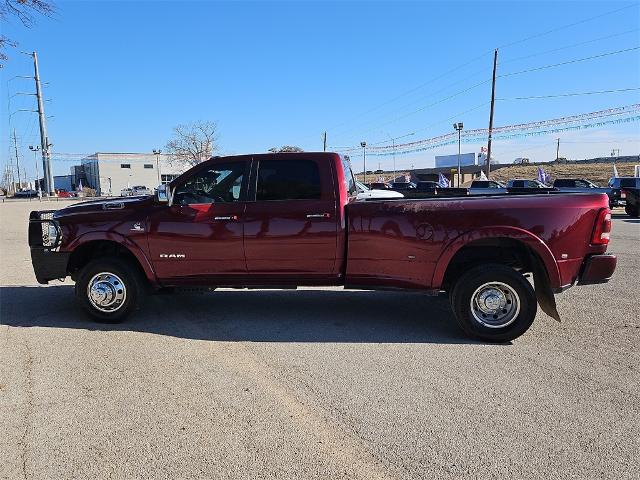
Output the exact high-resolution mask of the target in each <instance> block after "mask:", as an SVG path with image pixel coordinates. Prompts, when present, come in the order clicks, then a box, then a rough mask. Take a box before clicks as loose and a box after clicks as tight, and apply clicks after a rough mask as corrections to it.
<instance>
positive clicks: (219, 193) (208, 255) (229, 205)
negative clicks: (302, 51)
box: [29, 153, 616, 341]
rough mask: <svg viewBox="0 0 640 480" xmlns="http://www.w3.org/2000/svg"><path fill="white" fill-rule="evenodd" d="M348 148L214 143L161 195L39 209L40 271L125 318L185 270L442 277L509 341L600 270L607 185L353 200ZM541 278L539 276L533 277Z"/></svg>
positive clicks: (480, 324) (249, 281)
mask: <svg viewBox="0 0 640 480" xmlns="http://www.w3.org/2000/svg"><path fill="white" fill-rule="evenodd" d="M356 196H357V190H356V185H355V178H354V175H353V173H352V171H351V167H350V164H349V159H348V157H344V156H340V155H338V154H335V153H281V154H257V155H242V156H233V157H216V158H212V159H210V160H208V161H206V162H204V163H202V164H200V165H197V166H195V167H193V168H192V169H191V170H189V171H187V172H186V173H184V174H183V175H181V176H180V177H178V178H177V179H175V180H174V181H172V182H171V183H170V184H168V185H161V186H160V187H159V188H158V191H157V193H156V194H155V195H154V196H145V197H135V198H116V199H109V200H99V201H90V202H83V203H79V204H76V205H72V206H69V207H66V208H64V209H62V210H57V211H39V212H38V211H34V212H31V215H30V225H29V245H30V247H31V256H32V263H33V267H34V271H35V274H36V278H37V280H38V282H40V283H47V282H48V281H49V280H52V279H59V278H64V277H66V276H71V278H72V279H73V280H75V282H76V290H75V291H76V296H77V299H78V300H79V302H80V303H81V305H82V306H83V307H84V308H85V309H86V311H87V312H88V313H89V314H90V315H92V316H93V317H94V318H97V319H98V320H101V321H106V322H115V321H120V320H122V319H123V318H124V317H125V316H126V315H128V314H129V313H131V311H132V310H134V309H135V308H136V306H137V305H138V304H139V302H140V300H142V298H143V297H144V295H145V294H147V293H153V292H154V291H163V290H164V291H166V290H171V289H175V288H176V287H184V286H189V287H193V286H201V287H207V288H215V287H238V288H246V287H250V288H260V287H270V288H274V287H283V288H291V287H296V286H309V285H327V286H332V285H334V286H337V285H344V286H345V287H347V288H359V289H414V290H422V291H424V292H428V293H431V294H434V293H442V292H447V293H448V294H449V297H450V300H451V307H452V309H453V312H454V316H455V318H456V319H457V321H458V323H459V324H460V326H461V328H462V329H463V330H464V331H465V332H466V333H467V334H469V335H472V336H475V337H478V338H481V339H484V340H488V341H507V340H511V339H514V338H516V337H518V336H519V335H521V334H522V333H524V332H525V331H526V330H527V329H528V328H529V326H530V325H531V324H532V322H533V320H534V317H535V315H536V309H537V304H538V303H539V304H540V307H541V308H542V310H543V311H545V312H546V313H547V314H549V315H550V316H552V317H554V318H556V319H559V316H558V313H557V311H556V308H555V300H554V296H553V295H554V292H555V293H557V292H560V291H562V290H564V289H566V288H567V287H569V286H571V285H574V284H576V283H577V284H589V283H602V282H606V281H607V280H608V279H609V278H610V277H611V275H612V274H613V271H614V269H615V265H616V257H615V256H614V255H609V254H606V253H605V251H606V249H607V244H608V242H609V232H610V230H611V215H610V212H609V208H608V199H607V196H606V195H605V194H570V195H565V194H549V193H545V194H535V195H517V196H505V195H498V196H482V197H477V198H474V197H469V196H466V197H461V198H445V199H437V198H435V199H417V200H407V199H397V200H382V201H381V200H375V201H359V200H357V199H356ZM529 278H532V279H533V281H534V283H535V290H534V288H533V287H532V285H531V282H530V281H529Z"/></svg>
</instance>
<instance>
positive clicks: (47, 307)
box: [0, 285, 479, 344]
mask: <svg viewBox="0 0 640 480" xmlns="http://www.w3.org/2000/svg"><path fill="white" fill-rule="evenodd" d="M0 325H9V326H13V327H50V328H72V329H82V330H95V331H132V332H146V333H154V334H158V335H167V336H173V337H179V338H187V339H196V340H211V341H232V342H234V341H238V342H241V341H242V342H344V343H351V342H353V343H454V344H457V343H479V342H476V341H474V340H472V339H469V338H467V337H465V336H464V334H463V333H462V332H461V331H460V330H459V328H458V327H457V325H456V324H455V320H454V318H453V315H452V313H451V310H450V308H449V302H448V299H447V298H446V297H428V296H425V295H422V294H419V293H411V292H374V291H341V290H299V291H287V290H249V291H216V292H211V293H207V294H201V295H197V294H195V295H185V294H178V295H154V296H150V297H148V298H147V299H146V301H145V303H144V306H143V307H142V308H141V309H140V310H139V311H137V312H136V313H134V314H133V315H132V316H130V317H129V318H128V319H127V320H125V321H124V322H123V323H121V324H115V325H109V324H100V323H96V322H94V321H92V320H91V319H90V318H89V317H87V316H86V315H85V313H84V312H83V311H81V310H80V308H79V307H78V305H77V304H76V302H75V298H74V293H73V286H71V285H59V286H49V287H37V286H5V287H0Z"/></svg>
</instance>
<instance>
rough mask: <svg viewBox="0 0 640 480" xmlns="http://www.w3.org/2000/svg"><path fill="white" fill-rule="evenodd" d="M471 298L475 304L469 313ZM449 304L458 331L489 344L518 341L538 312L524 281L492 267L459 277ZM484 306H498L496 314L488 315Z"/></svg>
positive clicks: (504, 269) (497, 266)
mask: <svg viewBox="0 0 640 480" xmlns="http://www.w3.org/2000/svg"><path fill="white" fill-rule="evenodd" d="M492 283H493V286H492V285H491V284H492ZM500 284H503V285H506V287H504V286H502V285H500ZM483 295H485V296H484V297H483ZM474 298H475V299H476V300H478V302H474V303H473V305H474V307H473V310H472V301H473V299H474ZM480 298H483V299H484V302H485V303H483V302H482V301H479V299H480ZM450 300H451V308H452V310H453V313H454V316H455V318H456V320H457V322H458V324H459V325H460V328H462V330H463V331H464V332H465V333H466V334H467V335H469V336H472V337H476V338H479V339H481V340H485V341H488V342H508V341H511V340H514V339H516V338H518V337H519V336H520V335H522V334H523V333H524V332H526V331H527V330H528V329H529V327H530V326H531V324H532V323H533V320H534V319H535V317H536V311H537V308H538V304H537V301H536V294H535V291H534V290H533V287H532V286H531V284H530V283H529V282H528V281H527V279H526V278H525V277H524V276H522V274H520V273H518V272H516V271H515V270H514V269H512V268H510V267H507V266H505V265H500V264H493V263H492V264H484V265H478V266H476V267H473V268H471V269H470V270H469V271H467V272H466V273H464V274H463V275H461V276H460V278H458V280H457V281H456V283H455V285H454V287H453V289H452V291H451V293H450ZM492 302H493V303H492ZM487 303H488V304H489V305H494V306H499V307H498V308H497V309H496V310H495V314H491V313H490V312H489V311H488V307H487ZM481 304H482V306H481ZM481 308H484V310H481Z"/></svg>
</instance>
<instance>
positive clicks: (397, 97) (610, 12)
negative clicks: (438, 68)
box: [327, 4, 635, 132]
mask: <svg viewBox="0 0 640 480" xmlns="http://www.w3.org/2000/svg"><path fill="white" fill-rule="evenodd" d="M634 6H635V5H634V4H632V5H626V6H624V7H621V8H617V9H615V10H610V11H607V12H604V13H601V14H598V15H595V16H592V17H588V18H585V19H582V20H579V21H577V22H572V23H569V24H565V25H560V26H559V27H555V28H553V29H551V30H547V31H544V32H541V33H537V34H534V35H530V36H528V37H525V38H521V39H519V40H515V41H513V42H510V43H506V44H503V45H501V46H499V47H498V48H499V49H505V48H508V47H511V46H513V45H518V44H520V43H524V42H527V41H529V40H533V39H536V38H540V37H543V36H546V35H549V34H551V33H555V32H558V31H562V30H565V29H568V28H571V27H574V26H576V25H581V24H583V23H587V22H590V21H592V20H597V19H599V18H602V17H605V16H608V15H613V14H615V13H618V12H621V11H623V10H626V9H628V8H631V7H634ZM632 31H633V30H632ZM626 33H630V31H628V32H622V33H620V34H614V35H611V36H608V37H603V38H600V39H595V40H590V41H588V42H583V43H579V44H574V45H571V46H567V47H561V48H560V49H557V50H561V49H565V48H571V47H573V46H579V45H582V44H585V43H590V42H593V41H598V40H604V39H606V38H612V37H614V36H618V35H622V34H626ZM557 50H555V51H557ZM493 51H494V49H491V50H488V51H486V52H484V53H482V54H481V55H479V56H477V57H474V58H473V59H471V60H469V61H467V62H465V63H462V64H460V65H458V66H456V67H454V68H452V69H450V70H448V71H446V72H444V73H443V74H441V75H438V76H436V77H433V78H432V79H430V80H428V81H426V82H424V83H422V84H420V85H418V86H416V87H413V88H411V89H409V90H407V91H405V92H403V93H400V94H399V95H396V96H395V97H393V98H391V99H389V100H387V101H385V102H382V103H380V104H378V105H376V106H374V107H372V108H370V109H368V110H366V111H364V112H362V113H360V114H357V115H355V116H354V117H351V118H349V119H348V120H345V121H343V122H341V123H339V124H337V125H334V126H332V127H330V128H328V129H327V131H331V132H332V131H334V130H335V129H336V128H338V127H341V126H343V125H347V124H349V123H351V122H352V121H353V120H355V119H357V118H361V117H363V116H364V115H367V114H369V113H371V112H373V111H376V110H378V109H380V108H382V107H383V106H386V105H388V104H390V103H393V102H395V101H396V100H398V99H400V98H403V97H405V96H406V95H409V94H410V93H413V92H415V91H417V90H420V89H421V88H423V87H425V86H426V85H429V84H431V83H433V82H434V81H436V80H439V79H441V78H444V77H446V76H447V75H449V74H451V73H454V72H456V71H458V70H460V69H462V68H464V67H466V66H468V65H470V64H472V63H475V62H476V61H478V60H480V59H481V58H483V57H485V56H487V55H489V54H491V53H493ZM553 51H554V50H552V51H549V52H541V53H539V54H534V55H531V56H535V55H542V54H544V53H551V52H553ZM523 58H528V57H523ZM520 59H522V58H520ZM516 60H519V59H516ZM509 61H515V60H508V61H507V62H509ZM507 62H503V63H507ZM514 75H515V73H514Z"/></svg>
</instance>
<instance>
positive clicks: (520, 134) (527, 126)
mask: <svg viewBox="0 0 640 480" xmlns="http://www.w3.org/2000/svg"><path fill="white" fill-rule="evenodd" d="M638 120H640V104H633V105H626V106H623V107H616V108H609V109H606V110H600V111H597V112H589V113H584V114H580V115H572V116H568V117H560V118H555V119H550V120H542V121H537V122H530V123H522V124H516V125H506V126H503V127H497V128H494V129H493V132H492V138H493V140H512V139H516V138H526V137H534V136H541V135H548V134H552V133H559V132H565V131H571V130H583V129H589V128H598V127H603V126H607V125H615V124H622V123H628V122H636V121H638ZM488 136H489V130H488V129H486V128H479V129H473V130H463V131H462V133H461V138H460V141H461V142H462V143H478V142H482V143H485V142H486V141H487V139H488ZM457 142H458V134H457V133H456V132H452V133H447V134H444V135H438V136H436V137H432V138H426V139H423V140H417V141H414V142H408V143H402V144H397V145H395V146H394V145H388V144H385V145H370V146H368V147H367V155H371V156H388V155H394V154H395V155H407V154H411V153H417V152H421V151H425V150H432V149H435V148H438V147H443V146H446V145H451V144H455V143H457ZM337 151H338V152H340V153H344V154H356V153H360V152H361V151H362V149H361V147H359V146H353V147H347V148H343V149H338V150H337Z"/></svg>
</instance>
